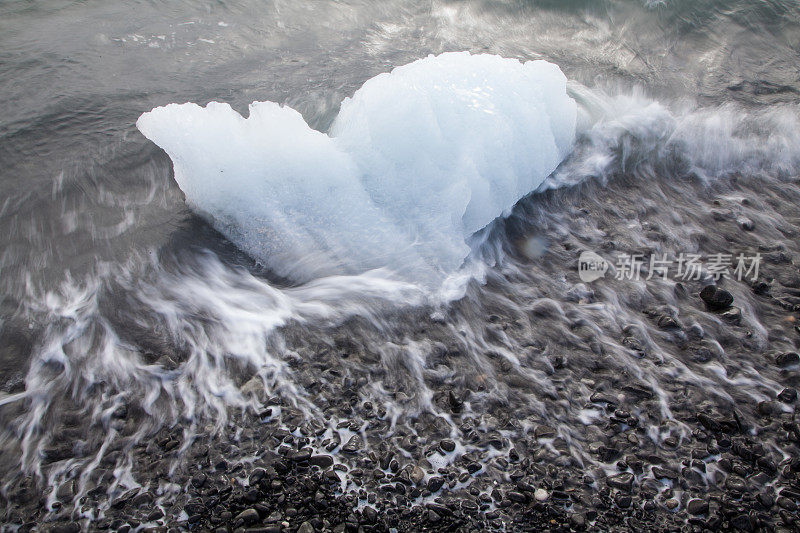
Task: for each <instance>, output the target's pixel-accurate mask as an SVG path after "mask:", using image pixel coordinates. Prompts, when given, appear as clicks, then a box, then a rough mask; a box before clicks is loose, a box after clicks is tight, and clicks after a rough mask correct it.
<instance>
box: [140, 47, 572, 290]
mask: <svg viewBox="0 0 800 533" xmlns="http://www.w3.org/2000/svg"><path fill="white" fill-rule="evenodd" d="M575 120H576V105H575V102H574V101H573V100H572V99H571V98H570V97H569V96H567V94H566V78H565V77H564V75H563V74H562V73H561V71H560V70H559V68H558V67H557V66H556V65H553V64H551V63H547V62H545V61H529V62H526V63H521V62H520V61H518V60H516V59H504V58H501V57H499V56H493V55H470V54H469V53H467V52H460V53H447V54H442V55H439V56H435V57H434V56H430V57H428V58H425V59H421V60H419V61H415V62H413V63H411V64H408V65H405V66H402V67H398V68H396V69H394V70H393V71H392V72H391V73H386V74H381V75H379V76H376V77H375V78H372V79H370V80H368V81H367V82H366V83H365V84H364V86H363V87H361V89H359V90H358V91H356V93H355V94H354V95H353V97H352V98H348V99H345V101H344V102H342V107H341V110H340V112H339V115H338V117H337V118H336V120H335V121H334V123H333V125H332V126H331V130H330V133H329V134H327V135H326V134H324V133H321V132H318V131H315V130H312V129H311V128H310V127H309V126H308V125H307V124H306V122H305V121H304V120H303V118H302V116H301V115H300V114H299V113H298V112H296V111H295V110H293V109H291V108H288V107H283V106H280V105H278V104H275V103H272V102H254V103H253V104H252V105H251V106H250V116H249V117H248V118H246V119H245V118H244V117H242V116H241V115H239V114H238V113H236V112H235V111H234V110H233V109H232V108H231V107H230V106H228V105H227V104H220V103H216V102H212V103H210V104H208V106H206V107H205V108H203V107H200V106H198V105H196V104H192V103H187V104H181V105H178V104H170V105H167V106H165V107H158V108H156V109H153V110H152V111H150V112H149V113H144V114H143V115H142V116H141V117H140V118H139V120H138V122H137V126H138V128H139V129H140V130H141V131H142V133H144V135H145V136H146V137H147V138H149V139H151V140H152V141H154V142H155V143H156V144H158V145H159V146H160V147H162V148H163V149H164V150H165V151H166V152H167V153H168V154H169V156H170V157H171V158H172V161H173V163H174V167H175V180H176V181H177V182H178V185H179V186H180V188H181V189H182V190H183V192H184V193H185V195H186V200H187V202H188V203H189V204H190V206H191V207H192V208H193V209H194V210H195V211H196V212H198V213H200V214H201V215H202V216H204V217H206V218H207V219H208V220H210V221H211V223H212V224H213V225H214V226H215V227H216V228H217V229H218V230H220V231H221V232H222V233H224V234H225V235H227V236H228V237H229V238H230V239H231V240H232V241H233V242H235V243H236V244H237V245H238V246H240V247H241V248H242V249H244V250H245V251H246V252H248V253H249V254H250V255H252V256H253V257H255V258H257V259H258V260H260V261H262V262H263V263H265V264H266V265H268V266H269V267H270V268H272V269H273V270H275V271H276V272H278V273H279V274H281V275H284V276H288V277H290V278H293V279H296V280H305V279H309V278H313V277H316V276H320V275H326V274H333V273H354V272H361V271H364V270H367V269H371V268H377V267H388V268H390V269H392V270H394V271H395V272H397V273H399V274H400V275H402V276H403V277H406V278H409V279H417V280H422V281H432V280H436V279H437V278H439V277H440V276H442V275H443V274H446V273H449V272H453V271H454V270H456V269H458V268H459V267H460V266H461V265H462V263H463V261H464V259H465V258H466V257H467V255H468V254H469V251H470V248H469V246H468V245H467V244H466V242H465V239H466V238H467V237H469V236H470V235H471V234H473V233H474V232H476V231H478V230H479V229H481V228H483V227H484V226H486V225H487V224H489V223H490V222H491V221H492V220H494V219H495V218H497V217H499V216H502V215H504V214H507V213H508V212H509V210H510V209H511V208H512V207H513V205H514V204H515V203H516V202H517V201H518V200H519V199H520V198H521V197H523V196H524V195H526V194H527V193H529V192H531V191H532V190H534V189H535V188H536V187H537V186H538V185H539V184H540V183H541V182H542V181H543V180H544V179H545V178H546V177H547V176H548V175H549V174H550V173H551V172H552V171H553V170H554V169H555V168H556V166H558V164H559V163H560V162H561V161H562V159H563V158H564V157H565V156H566V155H567V153H568V152H569V151H570V149H571V147H572V143H573V139H574V135H575Z"/></svg>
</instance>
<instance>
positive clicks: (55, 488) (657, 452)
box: [2, 178, 800, 533]
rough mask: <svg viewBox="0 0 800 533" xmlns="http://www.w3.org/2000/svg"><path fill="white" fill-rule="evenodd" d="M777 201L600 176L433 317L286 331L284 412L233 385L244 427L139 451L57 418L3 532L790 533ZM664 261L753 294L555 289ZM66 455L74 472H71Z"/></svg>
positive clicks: (798, 451) (617, 284)
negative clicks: (659, 255) (699, 260)
mask: <svg viewBox="0 0 800 533" xmlns="http://www.w3.org/2000/svg"><path fill="white" fill-rule="evenodd" d="M637 183H638V185H637ZM689 198H691V200H688V199H689ZM799 202H800V188H799V187H798V182H797V180H796V179H793V180H784V181H775V180H773V181H759V180H757V179H755V178H754V179H753V180H744V179H741V180H737V179H729V180H721V181H720V182H719V183H717V184H716V185H713V186H706V185H700V184H698V183H697V182H692V181H691V180H686V181H669V180H662V181H658V182H651V183H650V186H648V187H645V188H642V187H641V180H639V181H636V180H633V181H626V180H624V179H618V180H616V181H611V182H610V183H609V184H608V185H606V186H604V187H601V186H599V185H596V184H591V183H589V184H586V185H584V186H580V187H574V188H572V189H570V190H568V191H564V190H560V191H559V190H556V191H550V192H548V193H544V194H541V195H538V196H535V197H533V198H531V199H530V200H529V201H528V202H527V205H526V206H524V207H523V208H521V209H520V210H518V212H517V213H515V216H514V217H512V218H511V219H510V220H509V221H507V223H506V224H505V225H504V226H503V227H502V228H498V229H497V231H502V232H504V233H505V234H506V235H507V236H508V243H509V245H508V247H507V250H506V251H507V253H508V254H509V256H508V257H507V258H506V260H505V261H506V262H505V263H504V264H503V265H500V266H498V268H497V270H496V272H494V273H493V274H491V275H490V276H489V277H488V278H487V280H485V283H483V284H477V283H476V287H478V288H477V289H476V288H475V287H473V289H474V290H471V291H470V292H468V295H467V296H466V297H465V298H464V299H462V300H461V301H459V302H455V303H453V304H452V305H451V306H449V307H448V308H447V309H445V310H444V311H441V310H438V311H436V310H432V309H427V308H426V309H412V310H405V311H398V312H397V313H396V314H394V315H392V316H391V317H388V318H387V321H386V323H384V324H383V325H382V326H381V327H376V326H375V325H373V324H370V323H369V322H368V321H364V320H360V319H359V318H358V317H354V318H353V319H352V320H350V321H348V322H346V323H344V324H339V325H337V326H335V327H330V326H325V327H323V326H314V325H303V326H300V325H295V326H289V327H287V328H285V331H283V332H282V335H283V341H282V342H283V346H284V348H283V352H282V354H283V355H282V356H283V357H284V359H285V360H286V362H287V365H288V367H289V368H290V369H291V373H292V376H293V378H294V379H295V382H296V384H297V387H298V389H299V390H302V391H304V392H305V395H306V396H305V397H304V399H303V400H302V401H300V400H298V399H297V398H293V397H292V396H291V395H289V394H285V393H283V392H285V391H270V392H267V391H266V390H265V388H264V386H263V382H262V381H261V379H260V378H253V377H252V376H253V373H252V369H238V370H237V372H239V373H241V376H239V379H240V383H241V388H242V390H244V391H247V393H248V394H251V395H252V396H253V397H254V398H257V399H258V405H260V407H259V408H258V409H256V410H249V411H247V412H237V413H235V414H234V415H232V416H231V417H230V418H229V420H228V421H227V422H226V423H225V425H224V426H223V427H222V428H218V427H215V426H214V421H206V422H203V423H198V421H186V423H185V424H177V425H175V426H173V427H160V428H159V427H153V428H152V431H149V432H146V431H145V432H144V433H143V432H142V428H146V427H147V423H148V414H147V413H145V412H142V411H140V410H137V409H136V408H134V407H133V406H131V408H129V409H120V410H119V411H118V412H116V413H115V414H114V416H113V417H111V418H110V419H109V420H107V421H106V426H105V427H100V428H93V427H90V428H87V427H84V422H83V420H82V419H81V417H80V413H81V411H80V410H79V409H78V408H77V407H76V406H71V405H70V403H69V401H66V400H65V402H64V408H63V412H61V413H60V415H59V417H57V420H56V421H55V422H53V424H54V426H53V435H54V437H53V438H52V439H51V441H50V442H51V444H50V447H49V448H47V449H46V450H44V451H43V452H42V453H43V458H42V471H43V473H44V474H43V477H42V478H36V477H35V476H31V475H27V474H26V475H22V474H20V473H18V472H15V471H14V469H13V468H14V465H13V464H11V462H9V461H8V458H7V459H6V462H7V463H8V464H5V465H4V468H5V470H4V479H5V485H4V488H3V491H2V498H3V500H4V503H5V513H4V515H3V523H4V524H5V525H6V526H5V527H6V528H7V529H9V530H19V531H29V530H35V529H37V528H38V529H39V530H47V531H53V532H70V531H79V530H80V529H88V530H109V531H119V532H125V531H154V532H155V531H189V530H191V531H217V532H223V531H226V532H227V531H252V532H256V531H263V532H266V531H270V532H278V531H290V532H295V531H297V532H301V533H311V532H316V531H335V532H342V531H353V532H356V531H419V530H432V531H438V530H448V531H452V530H460V531H475V530H498V531H500V530H503V531H540V530H553V531H582V530H587V529H591V530H610V531H614V530H636V531H638V530H649V531H677V530H682V531H683V530H687V531H701V530H706V529H710V530H739V531H796V530H797V529H798V527H800V515H798V504H800V420H798V419H797V416H796V406H797V401H798V398H797V392H796V388H797V387H798V386H800V379H798V370H800V360H799V358H798V353H797V351H795V350H796V347H797V346H798V345H800V327H799V326H798V319H800V271H799V270H798V267H797V261H798V260H800V256H798V249H797V244H796V239H797V234H798V231H800V217H798V214H797V212H796V205H798V203H799ZM659 206H660V207H659ZM665 206H668V207H665ZM531 213H535V215H531ZM677 219H679V220H677ZM632 221H633V222H632ZM536 232H541V233H543V234H545V235H548V236H549V237H548V247H547V251H546V252H545V253H544V255H542V256H541V257H539V258H537V259H530V258H528V259H526V258H525V257H524V254H519V256H514V253H515V252H514V249H513V246H512V243H514V242H519V241H520V239H521V237H520V235H524V236H527V235H531V234H532V233H536ZM682 246H683V247H686V248H691V249H693V250H694V251H698V252H703V253H707V254H711V253H716V252H719V251H725V252H730V253H738V252H739V251H741V252H748V253H756V252H757V253H759V254H761V256H762V257H763V262H762V264H761V270H760V273H759V275H758V277H757V278H756V279H747V280H741V281H740V280H736V279H718V280H714V279H713V278H710V277H709V276H707V275H704V276H701V277H699V278H698V279H688V280H674V279H673V280H664V279H657V278H654V279H652V280H643V281H641V282H634V281H632V280H624V279H622V280H617V279H612V277H611V276H608V277H607V278H606V279H602V280H598V281H597V282H595V284H594V285H592V286H587V285H586V284H584V283H581V282H580V280H579V279H578V272H577V268H573V267H575V266H576V265H577V256H578V254H579V252H580V251H581V250H587V249H590V250H599V251H601V252H609V251H611V250H614V251H621V252H626V253H629V252H639V253H643V254H645V255H647V254H649V253H656V252H657V251H664V250H673V251H680V250H682V249H686V248H681V247H682ZM565 265H566V266H565ZM617 318H618V320H616V321H615V319H617ZM465 339H469V340H468V341H467V340H465ZM399 347H403V349H400V348H399ZM174 356H175V357H176V358H177V357H178V356H177V355H174ZM176 364H178V363H176ZM231 371H232V372H233V371H234V370H231ZM73 408H74V409H75V410H74V413H73V414H72V415H71V414H70V409H73ZM109 430H113V431H115V432H116V434H117V437H116V438H114V439H107V438H106V435H107V432H108V431H109ZM143 434H144V438H142V435H143ZM101 446H102V447H103V449H102V453H98V450H99V447H101ZM76 457H96V463H95V464H94V465H93V468H92V469H91V470H80V469H75V470H74V471H71V470H70V469H69V468H68V466H69V464H71V463H70V461H74V459H75V458H76ZM65 465H66V468H65ZM55 466H58V467H59V470H58V471H59V472H61V474H59V476H58V478H57V479H48V477H47V472H49V471H51V469H52V468H54V467H55ZM82 472H86V473H85V474H82ZM132 485H133V488H131V486H132Z"/></svg>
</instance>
